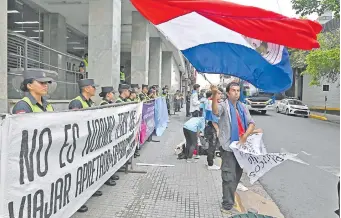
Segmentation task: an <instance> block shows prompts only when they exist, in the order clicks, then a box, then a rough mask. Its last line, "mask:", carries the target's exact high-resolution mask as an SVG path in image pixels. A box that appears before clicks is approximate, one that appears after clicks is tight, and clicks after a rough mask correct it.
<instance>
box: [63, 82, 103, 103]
mask: <svg viewBox="0 0 341 218" xmlns="http://www.w3.org/2000/svg"><path fill="white" fill-rule="evenodd" d="M78 86H79V89H80V91H81V94H80V95H79V96H77V97H76V98H74V99H73V100H72V101H71V102H70V104H69V109H70V110H78V109H83V108H89V107H93V106H95V105H94V102H93V101H92V100H91V97H93V96H95V93H96V87H98V85H96V84H95V82H94V80H93V79H81V80H79V81H78Z"/></svg>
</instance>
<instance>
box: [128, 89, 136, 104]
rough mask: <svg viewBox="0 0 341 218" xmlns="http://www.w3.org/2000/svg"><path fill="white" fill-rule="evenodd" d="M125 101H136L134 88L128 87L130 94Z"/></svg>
mask: <svg viewBox="0 0 341 218" xmlns="http://www.w3.org/2000/svg"><path fill="white" fill-rule="evenodd" d="M127 102H136V91H135V89H130V95H129V97H128V98H127Z"/></svg>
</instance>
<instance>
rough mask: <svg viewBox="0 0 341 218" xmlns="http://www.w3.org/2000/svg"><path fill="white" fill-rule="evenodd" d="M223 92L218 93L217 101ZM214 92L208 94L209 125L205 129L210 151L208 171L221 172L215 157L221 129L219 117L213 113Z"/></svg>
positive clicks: (206, 113)
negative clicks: (215, 162)
mask: <svg viewBox="0 0 341 218" xmlns="http://www.w3.org/2000/svg"><path fill="white" fill-rule="evenodd" d="M222 93H223V90H222V89H221V88H219V89H218V92H217V101H218V102H219V101H220V99H221V95H222ZM211 96H212V92H210V91H208V92H207V93H206V97H207V99H208V100H207V103H206V105H205V108H206V110H205V120H206V122H207V125H206V127H205V138H206V139H207V142H208V149H207V165H208V167H207V169H208V170H219V169H220V167H219V166H217V165H214V161H213V159H214V156H215V151H216V148H217V145H218V135H219V127H218V121H219V119H218V117H217V116H215V115H214V114H213V113H212V98H211Z"/></svg>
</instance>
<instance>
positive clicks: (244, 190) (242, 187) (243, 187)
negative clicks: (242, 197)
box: [237, 183, 249, 192]
mask: <svg viewBox="0 0 341 218" xmlns="http://www.w3.org/2000/svg"><path fill="white" fill-rule="evenodd" d="M237 190H239V191H242V192H246V191H247V190H249V189H248V188H247V187H245V186H244V185H243V184H241V183H238V186H237Z"/></svg>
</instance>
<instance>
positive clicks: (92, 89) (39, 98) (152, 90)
mask: <svg viewBox="0 0 341 218" xmlns="http://www.w3.org/2000/svg"><path fill="white" fill-rule="evenodd" d="M23 77H24V80H23V82H22V84H21V87H20V89H21V90H22V91H23V92H24V93H25V97H23V98H22V99H21V100H19V101H18V102H17V103H16V104H15V105H14V107H13V109H12V114H25V113H39V112H52V111H54V108H53V106H52V104H50V103H49V102H48V101H47V99H46V98H45V96H46V95H47V94H48V84H49V83H52V82H53V79H52V78H49V77H47V76H46V74H45V73H44V72H43V71H39V70H26V71H24V72H23ZM78 86H79V91H80V94H79V95H78V96H76V97H75V98H74V99H72V100H71V101H70V103H69V105H68V108H69V110H80V109H86V108H90V107H94V106H95V103H94V101H92V99H91V98H92V97H94V96H95V94H96V90H97V88H98V87H99V86H98V85H96V83H95V81H94V80H93V79H81V80H79V81H78ZM115 94H116V91H115V89H114V87H101V92H100V93H99V96H100V97H101V98H102V100H101V102H100V105H107V104H121V103H125V102H126V103H128V102H147V101H149V100H152V99H155V98H157V97H159V96H160V95H161V96H163V97H167V96H168V86H165V87H164V88H162V93H159V86H158V85H153V86H150V87H149V86H148V85H142V89H141V88H140V86H139V85H138V84H130V85H128V84H124V83H123V84H122V83H121V84H120V85H119V87H118V97H117V98H116V97H115ZM138 156H140V154H139V151H138V150H137V149H136V150H135V153H134V157H135V158H136V157H138ZM129 162H130V161H129ZM128 164H131V163H128ZM116 180H119V176H118V175H116V174H114V175H112V176H111V177H110V179H109V180H108V181H106V182H105V184H106V185H109V186H115V185H116V182H115V181H116ZM101 195H102V192H101V191H96V192H95V193H94V194H93V196H94V197H99V196H101ZM86 211H88V207H87V206H86V205H83V206H82V207H81V208H79V210H78V212H86Z"/></svg>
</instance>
